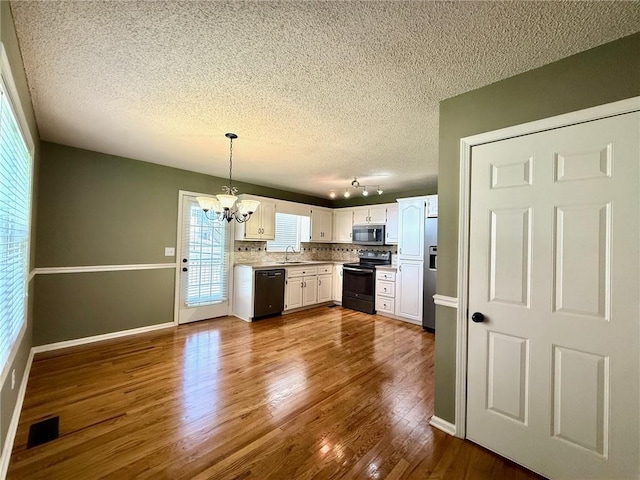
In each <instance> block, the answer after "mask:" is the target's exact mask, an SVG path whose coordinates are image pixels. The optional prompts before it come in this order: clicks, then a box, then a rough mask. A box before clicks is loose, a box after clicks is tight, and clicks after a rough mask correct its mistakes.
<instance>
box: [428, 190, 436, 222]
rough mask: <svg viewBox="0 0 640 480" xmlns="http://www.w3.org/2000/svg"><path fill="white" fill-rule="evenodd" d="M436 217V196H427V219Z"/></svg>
mask: <svg viewBox="0 0 640 480" xmlns="http://www.w3.org/2000/svg"><path fill="white" fill-rule="evenodd" d="M437 216H438V195H429V196H428V197H427V217H437Z"/></svg>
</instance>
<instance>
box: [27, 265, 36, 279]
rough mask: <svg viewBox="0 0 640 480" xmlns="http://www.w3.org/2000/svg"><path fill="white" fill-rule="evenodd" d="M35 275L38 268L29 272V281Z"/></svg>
mask: <svg viewBox="0 0 640 480" xmlns="http://www.w3.org/2000/svg"><path fill="white" fill-rule="evenodd" d="M35 276H36V269H35V268H34V269H32V270H31V271H30V272H29V276H28V277H27V283H31V280H33V279H34V278H35Z"/></svg>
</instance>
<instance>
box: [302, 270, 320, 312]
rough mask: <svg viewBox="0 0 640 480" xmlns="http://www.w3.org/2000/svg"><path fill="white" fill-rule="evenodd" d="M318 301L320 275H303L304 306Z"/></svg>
mask: <svg viewBox="0 0 640 480" xmlns="http://www.w3.org/2000/svg"><path fill="white" fill-rule="evenodd" d="M314 303H318V276H317V275H314V276H313V277H311V276H309V277H302V306H303V307H306V306H307V305H313V304H314Z"/></svg>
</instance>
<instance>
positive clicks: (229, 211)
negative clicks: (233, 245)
mask: <svg viewBox="0 0 640 480" xmlns="http://www.w3.org/2000/svg"><path fill="white" fill-rule="evenodd" d="M224 136H225V137H227V138H228V139H229V185H228V186H227V185H224V186H223V187H222V191H223V192H224V193H219V194H218V195H216V196H215V198H213V197H196V200H197V201H198V203H199V204H200V208H202V210H204V215H205V216H206V217H207V218H208V219H209V220H215V219H218V220H220V221H223V220H226V221H227V222H231V220H235V221H236V222H238V223H244V222H246V221H247V220H249V218H251V215H252V214H253V212H255V211H256V208H258V205H260V202H258V201H257V200H243V201H241V202H238V203H236V201H237V200H238V197H236V193H238V189H237V188H236V187H234V186H233V184H232V182H231V169H232V168H233V141H234V140H235V139H236V138H238V135H236V134H235V133H225V135H224ZM211 212H213V214H211Z"/></svg>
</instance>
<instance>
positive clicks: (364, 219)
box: [353, 205, 387, 225]
mask: <svg viewBox="0 0 640 480" xmlns="http://www.w3.org/2000/svg"><path fill="white" fill-rule="evenodd" d="M386 222H387V206H386V205H372V206H370V207H357V208H354V209H353V224H354V225H367V224H374V225H384V224H385V223H386Z"/></svg>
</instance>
